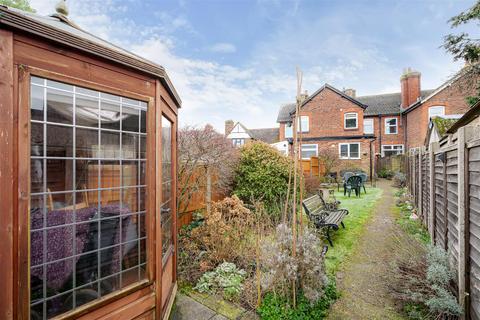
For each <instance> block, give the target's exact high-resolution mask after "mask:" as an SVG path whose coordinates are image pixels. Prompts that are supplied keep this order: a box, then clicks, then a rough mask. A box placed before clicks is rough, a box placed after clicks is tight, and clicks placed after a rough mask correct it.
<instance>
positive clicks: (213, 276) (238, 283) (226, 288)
mask: <svg viewBox="0 0 480 320" xmlns="http://www.w3.org/2000/svg"><path fill="white" fill-rule="evenodd" d="M245 276H246V272H245V270H243V269H238V268H237V266H236V265H235V264H234V263H230V262H224V263H222V264H221V265H219V266H218V267H217V268H215V270H214V271H211V272H206V273H204V274H203V275H202V277H201V278H200V279H199V280H198V282H197V285H196V286H195V287H194V288H193V289H195V290H198V291H199V292H204V293H210V294H212V293H217V292H220V293H222V294H223V297H224V298H225V299H227V300H234V299H235V298H238V296H239V295H240V293H241V291H242V289H243V286H242V282H243V280H245Z"/></svg>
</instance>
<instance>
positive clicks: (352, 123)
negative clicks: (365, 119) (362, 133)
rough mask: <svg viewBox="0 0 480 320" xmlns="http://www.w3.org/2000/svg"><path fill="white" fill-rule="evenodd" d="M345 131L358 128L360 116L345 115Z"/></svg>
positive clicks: (355, 114) (353, 113) (352, 113)
mask: <svg viewBox="0 0 480 320" xmlns="http://www.w3.org/2000/svg"><path fill="white" fill-rule="evenodd" d="M344 118H345V129H357V128H358V114H357V113H356V112H350V113H345V115H344Z"/></svg>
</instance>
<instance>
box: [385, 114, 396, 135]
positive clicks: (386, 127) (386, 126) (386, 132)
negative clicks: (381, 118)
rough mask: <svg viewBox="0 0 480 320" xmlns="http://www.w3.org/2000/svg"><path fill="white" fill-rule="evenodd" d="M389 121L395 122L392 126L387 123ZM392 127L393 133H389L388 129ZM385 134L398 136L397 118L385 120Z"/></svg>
mask: <svg viewBox="0 0 480 320" xmlns="http://www.w3.org/2000/svg"><path fill="white" fill-rule="evenodd" d="M390 120H395V125H394V126H392V125H391V124H389V123H388V122H389V121H390ZM392 127H393V128H395V132H389V129H390V128H392ZM385 134H398V118H395V117H390V118H385Z"/></svg>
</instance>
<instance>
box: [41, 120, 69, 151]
mask: <svg viewBox="0 0 480 320" xmlns="http://www.w3.org/2000/svg"><path fill="white" fill-rule="evenodd" d="M47 156H48V157H72V156H73V128H72V127H63V126H55V125H47Z"/></svg>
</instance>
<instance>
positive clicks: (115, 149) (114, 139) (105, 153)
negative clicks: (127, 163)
mask: <svg viewBox="0 0 480 320" xmlns="http://www.w3.org/2000/svg"><path fill="white" fill-rule="evenodd" d="M100 157H101V158H120V134H119V133H118V132H111V131H102V132H101V133H100Z"/></svg>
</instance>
